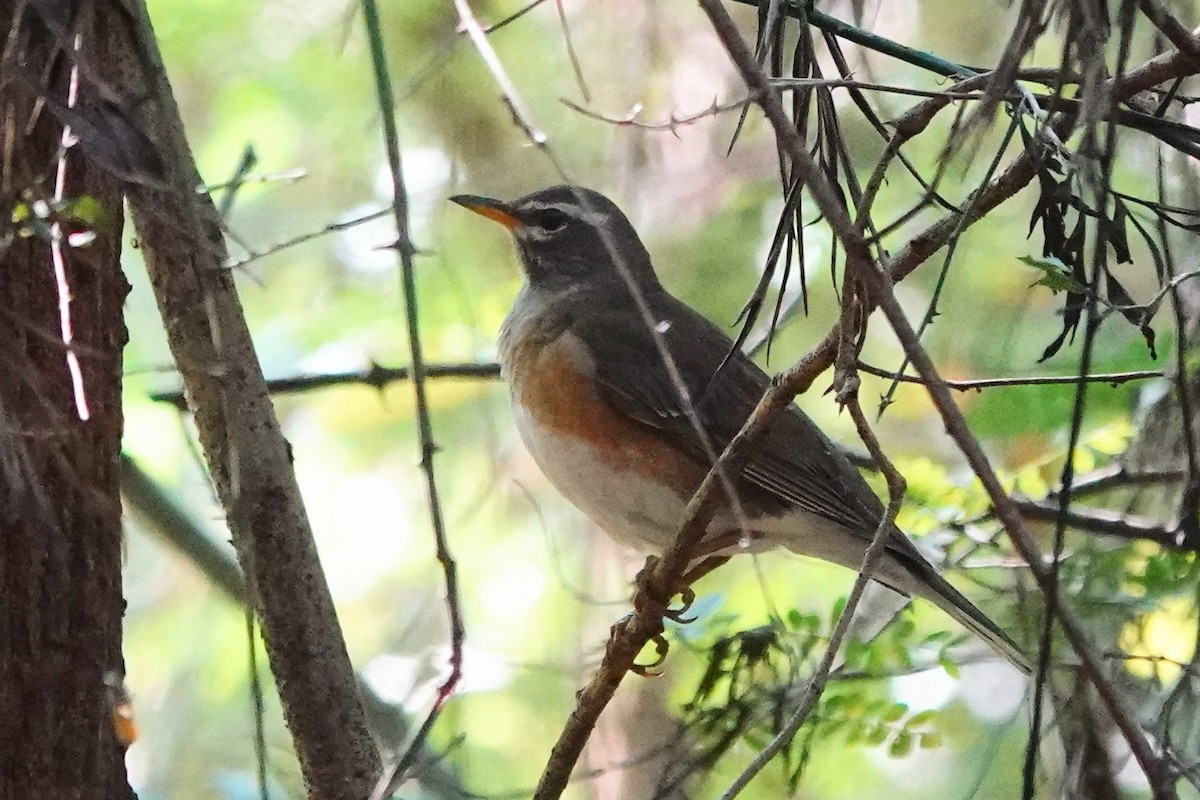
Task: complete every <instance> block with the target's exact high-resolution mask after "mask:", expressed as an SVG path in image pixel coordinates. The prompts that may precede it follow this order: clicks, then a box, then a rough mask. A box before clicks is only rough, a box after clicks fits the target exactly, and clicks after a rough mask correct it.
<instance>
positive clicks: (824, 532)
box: [450, 185, 1030, 673]
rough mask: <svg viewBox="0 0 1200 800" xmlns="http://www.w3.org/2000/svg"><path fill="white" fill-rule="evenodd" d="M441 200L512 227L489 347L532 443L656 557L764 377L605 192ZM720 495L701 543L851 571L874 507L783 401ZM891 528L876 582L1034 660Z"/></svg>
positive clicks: (599, 519)
mask: <svg viewBox="0 0 1200 800" xmlns="http://www.w3.org/2000/svg"><path fill="white" fill-rule="evenodd" d="M450 200H451V201H452V202H454V203H457V204H458V205H460V206H463V207H464V208H466V209H468V210H470V211H473V212H475V213H477V214H480V215H482V216H484V217H486V218H488V219H491V220H493V221H495V222H498V223H500V224H501V225H502V226H504V227H505V228H507V229H508V231H509V233H510V234H511V235H512V238H513V240H514V242H515V244H516V249H517V252H518V255H519V257H520V261H521V265H522V271H523V273H524V281H523V283H522V286H521V289H520V291H519V293H518V294H517V297H516V300H515V302H514V303H513V306H512V310H511V311H510V312H509V314H508V316H507V318H506V319H505V321H504V323H503V325H502V326H501V330H500V337H499V344H498V351H499V360H500V371H501V375H502V377H503V378H504V380H505V381H506V382H507V384H508V387H509V393H510V395H511V400H512V406H513V413H514V417H515V423H516V428H517V431H518V433H519V435H520V437H521V439H522V441H523V442H524V444H525V446H526V448H527V449H528V451H529V453H530V454H531V455H532V457H533V459H534V461H535V462H536V463H537V465H538V467H539V468H540V469H541V470H542V472H543V473H544V474H545V476H546V478H547V479H548V480H549V481H550V483H551V484H552V485H553V486H554V487H555V488H556V489H557V490H558V491H559V492H560V493H561V494H562V495H563V496H564V497H566V499H567V500H569V501H570V502H571V503H572V504H574V505H575V506H576V507H577V508H578V509H579V510H580V511H582V512H583V513H584V514H585V515H586V516H588V517H590V518H591V520H592V521H593V522H594V523H595V524H596V525H597V526H598V527H599V528H600V529H601V530H603V531H604V532H605V533H607V534H608V535H609V536H610V537H611V538H613V539H615V540H617V541H618V542H620V543H622V544H625V545H629V546H632V547H633V548H635V549H637V550H640V551H642V552H645V553H648V554H651V555H655V554H661V553H662V552H663V551H664V550H665V549H666V548H667V547H669V546H670V544H671V542H672V540H673V538H674V536H675V534H676V532H677V530H678V528H679V526H680V524H681V523H682V520H683V516H684V510H685V507H686V505H687V503H688V501H689V499H690V498H691V497H692V495H693V494H694V492H695V491H696V489H697V488H698V487H699V485H700V483H701V482H702V480H703V479H704V477H705V476H706V475H707V473H708V472H709V469H710V468H711V466H712V464H713V462H714V460H715V454H719V453H720V452H721V451H722V450H723V449H724V448H725V446H726V445H727V444H728V443H729V442H730V440H731V439H732V438H733V437H734V435H735V434H737V432H738V431H739V430H740V429H741V427H742V425H743V424H744V423H745V421H746V419H747V418H748V417H749V416H750V414H751V412H752V411H753V409H754V408H755V406H756V405H757V404H758V402H759V400H760V399H761V398H762V396H763V393H764V392H765V391H766V390H767V388H768V386H769V385H770V382H771V379H770V377H769V376H768V375H767V374H766V372H764V371H763V370H762V369H761V368H760V367H759V366H758V365H757V364H755V363H754V361H753V360H751V359H750V357H749V356H747V355H745V354H744V353H743V352H742V351H741V350H740V349H739V348H737V347H735V346H734V344H733V342H732V340H731V339H730V338H729V336H727V335H726V334H725V332H724V331H722V330H721V329H720V327H718V326H717V325H716V324H715V323H713V322H711V321H710V320H708V319H707V318H706V317H704V316H703V315H702V314H700V313H699V312H697V311H696V310H694V309H693V308H691V307H690V306H688V305H687V304H686V303H684V302H683V301H681V300H679V299H678V298H676V297H675V296H673V295H672V294H671V293H670V292H669V291H667V289H666V288H664V287H663V285H662V284H661V283H660V281H659V279H658V275H657V273H656V272H655V269H654V266H653V264H652V262H651V258H650V254H649V253H648V252H647V250H646V247H645V246H644V245H643V243H642V240H641V238H640V237H639V236H638V234H637V231H636V230H635V229H634V227H633V225H632V223H631V222H630V221H629V219H628V218H627V217H626V216H625V214H624V213H623V212H622V211H621V210H620V209H619V208H618V207H617V205H616V204H615V203H613V202H612V201H611V200H609V199H608V198H607V197H605V196H604V195H603V194H600V193H599V192H596V191H593V190H591V189H586V188H583V187H580V186H575V185H558V186H551V187H548V188H543V189H540V190H538V191H535V192H532V193H531V194H526V195H524V196H523V197H520V198H517V199H516V200H512V201H507V202H506V201H503V200H498V199H494V198H490V197H483V196H479V195H468V194H459V195H455V196H453V197H451V198H450ZM664 353H667V354H669V356H670V357H669V359H668V358H665V357H664ZM668 362H670V363H668ZM731 489H732V495H733V499H732V500H731V499H730V498H729V496H728V495H729V494H730V491H729V490H727V491H726V496H725V497H724V498H723V505H722V507H721V508H720V510H719V511H718V512H717V513H716V514H715V515H714V517H713V519H712V521H711V522H710V523H709V525H708V527H707V529H706V531H705V534H704V538H703V539H702V540H701V554H702V555H706V556H719V555H729V554H734V553H739V552H761V551H764V550H770V549H774V548H778V547H783V548H785V549H787V550H790V551H792V552H795V553H799V554H801V555H805V556H810V557H815V558H817V559H821V560H824V561H828V562H832V563H834V564H839V565H841V566H843V567H846V568H849V569H851V570H858V569H859V568H861V566H862V561H863V556H864V554H865V552H866V549H867V547H868V546H869V545H870V543H871V541H872V539H873V538H874V536H875V531H876V530H877V528H878V526H879V524H880V521H881V520H882V519H883V516H884V507H883V504H882V503H881V502H880V500H879V498H878V497H876V495H875V493H874V492H873V491H871V488H870V487H869V486H868V485H867V483H866V481H865V480H864V479H863V477H862V475H861V473H859V471H858V470H857V469H856V468H855V467H854V466H853V465H852V464H851V463H850V461H849V460H848V459H847V458H846V456H845V455H844V454H843V453H842V452H841V451H840V450H839V449H838V448H837V447H835V446H834V445H833V443H832V442H831V441H830V439H829V438H828V437H826V436H825V434H824V433H822V431H821V430H820V429H819V428H818V427H817V426H816V424H814V423H813V422H812V420H810V419H809V418H808V417H807V416H806V415H805V414H804V413H803V412H802V411H801V410H800V409H799V408H798V407H797V406H796V405H795V404H794V403H793V404H790V405H788V407H787V408H786V410H785V411H783V412H782V413H779V414H776V415H775V417H774V419H773V420H772V422H771V424H770V426H769V429H768V431H767V433H766V435H765V437H764V438H763V439H762V440H761V442H760V444H759V446H758V447H757V448H756V449H755V450H754V452H753V454H752V455H751V456H750V458H749V460H748V461H747V463H746V465H745V467H744V468H743V470H742V472H741V474H740V475H738V476H736V478H735V479H733V480H732V487H731ZM886 536H887V539H886V544H885V550H884V554H883V557H882V558H881V561H880V564H879V566H878V567H877V568H876V571H875V572H874V573H873V574H872V578H873V580H875V581H877V582H878V583H881V584H883V585H884V586H886V587H887V588H889V589H891V590H893V591H895V592H898V593H899V594H901V595H904V596H906V597H911V596H913V595H916V596H919V597H922V598H925V599H927V600H930V601H932V602H933V603H934V604H935V605H936V606H938V607H939V608H941V609H942V610H943V611H944V612H946V613H947V614H948V615H949V616H950V617H952V618H953V619H954V620H956V621H957V622H958V623H959V624H961V625H962V626H963V627H965V628H966V629H967V630H969V631H971V632H972V633H974V634H975V635H977V636H978V637H980V638H981V639H982V640H983V641H985V642H986V643H987V644H988V645H990V646H991V647H992V648H993V649H994V650H995V651H996V652H997V653H998V654H1000V655H1001V656H1003V657H1004V658H1006V659H1007V660H1008V661H1010V662H1011V663H1013V664H1014V665H1015V666H1017V667H1018V668H1019V669H1021V670H1022V671H1024V672H1026V673H1028V672H1029V671H1030V662H1029V660H1028V658H1027V657H1026V655H1025V654H1024V652H1023V651H1022V649H1021V648H1020V647H1019V646H1018V645H1017V644H1016V643H1015V642H1014V641H1013V640H1012V639H1011V638H1010V637H1009V636H1008V635H1007V634H1006V633H1005V632H1004V631H1003V630H1002V629H1001V628H1000V627H999V626H998V625H996V623H995V622H993V621H992V620H991V619H990V618H989V617H988V616H987V615H985V614H984V613H983V612H982V611H980V610H979V609H978V608H977V607H976V606H975V605H974V604H972V603H971V601H970V600H968V599H967V598H966V597H965V596H964V595H963V594H962V593H961V592H959V591H958V590H957V589H956V588H954V587H953V586H952V585H951V584H950V583H949V582H948V581H947V580H946V579H945V578H943V577H942V576H941V575H940V574H939V573H938V571H937V569H936V568H935V567H934V566H933V565H932V564H931V563H930V562H929V561H928V560H927V559H926V558H925V557H924V556H923V555H922V554H921V552H920V551H919V550H918V548H917V547H916V545H915V544H914V543H913V542H912V541H911V540H910V539H909V538H908V537H907V536H906V535H905V534H904V533H902V532H901V531H900V529H899V528H897V527H896V526H895V525H892V524H891V523H889V530H888V532H887V534H886Z"/></svg>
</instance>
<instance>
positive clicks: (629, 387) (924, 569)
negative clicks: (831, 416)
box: [571, 290, 1030, 673]
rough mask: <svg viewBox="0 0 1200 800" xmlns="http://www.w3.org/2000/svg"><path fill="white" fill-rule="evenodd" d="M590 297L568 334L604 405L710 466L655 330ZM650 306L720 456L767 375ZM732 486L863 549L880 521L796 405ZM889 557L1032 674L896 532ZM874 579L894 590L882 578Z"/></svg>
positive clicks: (696, 322) (865, 491)
mask: <svg viewBox="0 0 1200 800" xmlns="http://www.w3.org/2000/svg"><path fill="white" fill-rule="evenodd" d="M590 300H591V301H594V302H590V303H589V306H590V307H589V309H588V313H586V314H581V315H578V316H577V318H576V319H575V320H574V321H573V324H572V326H571V329H572V330H573V331H574V332H575V333H576V334H577V335H579V336H580V337H581V338H582V339H583V340H584V343H585V344H586V345H587V346H588V348H589V349H590V350H592V352H593V353H594V354H595V355H596V356H597V358H596V365H597V375H596V378H597V380H598V382H599V383H600V385H601V391H602V392H603V393H604V396H605V398H606V400H607V401H608V402H609V403H611V404H612V406H613V407H614V408H616V409H617V410H618V411H620V412H622V413H624V414H627V415H628V416H630V417H632V418H633V419H636V420H637V421H639V422H641V423H643V424H646V425H650V426H652V427H654V428H657V429H658V430H660V431H662V432H663V434H664V435H666V436H668V437H669V438H670V439H671V440H673V441H674V442H675V443H676V444H677V445H678V446H679V447H680V448H681V449H683V450H684V451H685V452H688V453H690V454H691V455H692V457H693V458H695V459H696V461H697V463H699V464H702V465H704V466H710V465H711V463H712V461H711V459H710V457H709V456H708V455H707V454H706V453H705V450H704V448H703V447H702V446H701V444H700V442H699V438H698V436H697V434H696V431H695V427H694V425H693V423H692V421H691V420H689V419H688V417H687V415H686V413H685V411H684V408H683V403H682V401H681V399H680V392H679V390H678V388H677V386H676V385H675V384H674V383H672V381H671V378H670V375H669V373H668V372H667V370H666V368H665V367H664V366H663V363H662V359H661V357H660V356H659V352H658V349H657V347H656V346H655V343H654V339H653V337H652V334H651V333H650V332H649V331H648V330H646V329H645V326H643V325H640V324H639V325H637V326H636V330H632V331H631V330H630V329H629V322H628V320H629V317H628V303H629V300H628V297H619V298H615V299H614V298H604V297H596V298H590ZM647 300H648V302H649V305H650V308H651V311H652V312H653V313H654V315H655V317H656V321H657V322H658V323H659V328H660V329H661V330H663V333H662V336H663V339H664V341H665V343H666V345H667V349H668V350H669V351H670V353H671V355H672V357H673V358H674V360H675V363H676V365H677V366H678V369H679V372H680V374H681V375H682V377H683V381H684V383H685V385H686V386H687V390H688V394H689V396H690V397H691V398H692V402H693V405H694V407H695V409H696V412H697V416H698V417H699V420H700V424H701V426H702V427H703V428H704V431H705V432H706V433H707V434H708V436H709V438H710V440H711V443H712V447H713V449H714V450H715V451H716V454H717V455H720V453H721V451H723V450H724V449H725V446H726V445H728V444H729V442H730V440H732V438H733V437H734V436H735V435H736V434H737V432H738V431H739V430H741V427H742V425H743V424H744V423H745V421H746V419H748V418H749V416H750V414H751V412H752V411H753V410H754V407H755V406H756V405H757V404H758V401H759V400H760V399H761V398H762V395H763V393H764V392H765V391H766V389H767V387H768V386H769V385H770V378H769V377H768V376H767V374H766V373H764V372H763V371H762V370H761V369H759V368H758V367H757V366H756V365H755V364H754V362H752V361H751V360H750V359H749V358H747V357H746V356H745V355H743V354H742V353H741V352H735V353H733V354H732V355H731V356H730V358H729V360H728V362H727V363H725V365H724V366H721V363H722V361H723V360H724V359H725V356H726V354H728V353H729V352H730V350H731V349H732V347H733V342H732V341H731V340H730V339H729V337H728V336H726V335H725V334H724V333H723V332H722V331H721V330H720V329H719V328H717V327H716V326H715V325H713V324H712V323H711V322H709V321H708V320H706V319H704V318H703V317H701V316H700V315H698V314H697V313H696V312H694V311H692V310H691V309H690V308H688V307H687V306H685V305H683V304H682V303H680V302H679V301H678V300H676V299H675V298H673V297H671V296H670V295H669V294H667V293H666V292H665V291H662V290H659V291H655V292H652V293H650V294H649V296H648V297H647ZM610 302H611V303H612V305H611V307H610V306H609V305H608V303H610ZM718 367H720V369H718ZM737 488H738V492H739V500H740V501H741V503H742V505H743V507H744V508H746V510H747V511H749V512H750V513H751V514H755V513H766V514H779V513H783V512H784V511H786V510H787V509H788V508H789V507H799V508H801V509H804V510H805V511H808V512H810V513H813V514H816V515H818V516H821V517H824V518H825V519H828V520H831V521H833V522H834V523H836V524H837V525H839V526H841V527H842V528H843V529H844V530H845V531H847V533H849V534H851V535H854V536H857V537H859V538H860V539H862V540H863V546H864V547H865V546H866V542H867V541H869V540H870V539H871V538H872V537H873V536H874V534H875V530H876V528H877V527H878V525H879V520H880V518H881V517H882V516H883V505H882V503H880V502H879V498H877V497H876V496H875V494H874V493H873V492H872V491H871V488H870V487H869V486H867V483H866V481H864V480H863V478H862V475H860V474H859V472H858V470H857V469H855V467H854V466H853V465H852V464H851V463H850V462H849V461H848V460H847V459H846V457H845V456H843V455H842V454H841V453H840V452H839V451H838V450H836V449H835V448H834V447H833V445H832V443H831V442H830V441H829V440H828V439H827V438H826V437H825V435H824V434H823V433H821V431H820V430H819V429H818V428H817V426H816V425H814V424H813V422H812V421H811V420H810V419H809V418H808V417H806V416H805V415H804V413H803V412H802V411H800V409H799V408H797V407H796V406H795V405H790V406H788V408H787V410H786V411H785V412H784V413H781V414H777V415H776V416H775V420H774V422H773V424H772V425H771V427H770V429H769V430H768V431H767V434H766V437H765V438H764V439H763V441H762V442H761V443H760V444H759V446H758V447H757V448H756V449H755V452H754V455H753V456H752V457H751V459H750V461H749V462H748V464H747V465H746V467H745V470H744V471H743V474H742V478H741V480H739V481H738V483H737ZM887 551H888V554H889V556H890V557H891V558H892V559H894V560H895V561H896V563H898V564H899V565H900V566H902V567H903V568H904V569H905V570H906V571H907V572H908V573H909V575H910V576H911V577H912V578H913V579H914V582H913V583H912V584H910V585H909V586H907V587H905V586H891V588H893V589H895V590H896V591H899V592H901V593H902V594H907V593H908V592H909V591H915V592H917V593H918V594H921V595H923V596H925V597H926V598H927V599H929V600H932V601H933V602H934V603H936V604H937V605H938V606H940V607H941V608H942V609H943V610H945V611H946V612H947V613H948V614H950V616H952V617H954V618H955V619H956V620H958V621H959V622H960V623H961V624H963V625H964V626H965V627H966V628H967V629H968V630H971V631H974V632H975V633H976V634H978V635H979V636H980V637H982V638H983V639H984V640H985V641H987V642H989V643H990V644H991V646H992V647H994V648H995V649H996V651H997V652H999V653H1000V654H1001V655H1003V656H1005V657H1006V658H1008V659H1009V660H1010V661H1012V663H1013V664H1015V665H1016V666H1017V667H1019V668H1020V669H1022V670H1023V671H1025V672H1026V673H1028V672H1029V671H1030V666H1029V660H1028V659H1027V658H1026V657H1025V655H1024V653H1023V652H1022V649H1021V648H1020V647H1019V646H1018V645H1017V644H1016V643H1015V642H1013V640H1012V639H1011V638H1009V636H1008V635H1007V634H1006V633H1005V632H1004V631H1003V630H1001V629H1000V628H999V627H998V626H997V625H996V624H995V623H994V622H992V620H991V619H989V618H988V617H987V615H986V614H984V613H983V612H982V611H980V610H979V609H978V608H976V607H975V606H974V605H973V604H972V603H971V602H970V601H969V600H968V599H967V598H966V597H964V596H963V595H962V594H961V593H960V592H959V591H958V590H957V589H955V588H954V587H953V586H952V585H950V584H949V583H948V582H947V581H946V580H945V579H944V578H942V577H941V575H939V574H938V572H937V570H935V569H934V568H933V566H932V565H931V564H930V563H929V562H928V561H927V560H926V559H925V557H924V556H922V555H921V553H920V551H919V550H918V549H917V547H916V545H914V544H913V543H912V542H911V541H910V540H909V538H908V537H907V536H905V535H904V534H903V533H901V531H900V530H899V529H898V528H896V527H894V526H893V527H892V529H891V531H890V532H889V537H888V541H887ZM875 577H876V580H880V581H882V582H884V583H885V584H888V585H891V584H890V581H888V580H887V578H886V577H885V576H884V575H882V574H877V575H876V576H875Z"/></svg>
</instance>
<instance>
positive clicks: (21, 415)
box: [0, 3, 134, 800]
mask: <svg viewBox="0 0 1200 800" xmlns="http://www.w3.org/2000/svg"><path fill="white" fill-rule="evenodd" d="M42 5H43V6H44V8H43V9H42V11H45V12H49V13H60V14H63V15H67V14H69V13H70V12H69V11H67V10H66V9H67V8H68V7H69V5H70V4H67V3H63V4H62V9H61V10H54V7H53V4H51V5H45V4H42ZM14 6H15V8H14ZM35 6H36V4H23V3H0V32H3V35H4V36H5V41H6V48H5V53H4V61H3V62H2V63H0V226H3V227H0V342H2V345H0V598H3V604H2V607H0V754H2V755H0V800H10V798H11V799H12V800H19V799H20V798H46V800H58V798H131V797H133V796H134V795H133V792H132V790H131V789H130V787H129V784H128V781H127V780H126V776H125V767H124V751H125V744H124V743H123V742H122V741H121V735H120V732H119V730H118V726H116V725H114V717H113V703H114V697H113V690H112V689H110V688H109V687H108V686H107V685H106V681H109V682H116V683H118V685H119V681H120V679H121V677H122V676H123V675H124V665H123V661H122V658H121V616H122V614H123V612H124V603H123V600H122V597H121V505H120V499H119V495H118V476H119V462H118V455H119V448H120V439H121V427H122V418H121V404H120V400H121V397H120V391H121V348H122V346H123V345H124V343H125V340H126V333H125V328H124V323H123V321H122V304H123V302H124V299H125V295H126V293H127V292H128V284H127V283H126V281H125V278H124V276H123V275H122V273H121V271H120V248H121V227H122V198H121V191H120V186H119V185H118V183H117V182H116V180H114V179H113V178H112V177H111V176H110V175H109V174H107V173H106V172H105V171H104V170H100V169H96V168H95V167H94V166H93V165H92V164H90V163H88V162H87V161H86V160H85V159H84V158H83V156H82V154H81V152H80V148H78V147H76V148H73V149H70V150H68V151H66V152H67V165H66V174H65V185H64V191H63V193H62V197H63V198H65V199H66V200H68V201H69V200H72V199H74V200H78V199H80V198H91V200H90V201H87V202H86V203H84V204H83V205H82V206H81V207H80V208H82V209H87V210H78V209H77V211H76V212H64V213H60V212H59V211H56V207H57V204H56V203H55V200H54V197H55V178H56V172H57V168H58V163H57V162H58V153H59V150H60V139H61V136H62V125H61V121H60V119H58V118H56V117H55V116H54V114H55V113H62V109H65V108H66V107H67V105H68V104H67V99H66V98H67V88H68V84H69V81H70V77H71V75H70V71H71V65H72V63H73V60H74V59H73V55H72V54H71V52H70V48H69V46H67V47H64V46H63V45H62V41H61V40H62V39H64V38H68V39H69V38H73V36H74V34H75V33H78V34H79V37H80V42H81V45H80V47H81V49H80V51H79V54H80V56H81V60H83V61H86V62H90V63H92V64H97V63H103V59H104V58H105V56H106V55H107V54H106V53H103V52H96V43H97V42H101V41H103V37H102V36H101V35H100V32H99V31H97V30H96V29H95V28H94V27H93V26H92V25H90V24H89V22H88V21H87V20H83V21H82V24H81V25H79V26H78V27H75V28H71V21H70V20H69V19H57V20H55V19H49V18H43V17H40V16H38V13H37V10H36V9H35ZM81 16H89V17H90V15H81ZM56 26H57V27H58V30H60V31H61V33H58V34H56V33H55V32H54V29H55V27H56ZM68 30H71V31H72V33H67V32H66V31H68ZM39 95H43V96H45V97H46V98H47V101H46V102H39V99H38V96H39ZM95 97H96V88H95V85H94V84H90V83H88V82H87V81H85V82H84V83H83V84H82V85H81V91H80V97H79V102H80V103H81V104H83V103H86V102H89V101H94V100H95ZM52 112H53V113H52ZM68 113H69V112H68ZM14 211H15V214H14ZM72 213H79V214H80V215H81V216H82V217H85V218H86V221H82V220H80V219H74V220H69V219H68V217H70V216H71V215H72ZM56 223H61V228H60V231H61V235H62V237H63V238H64V239H65V237H66V236H67V235H68V234H69V233H80V232H83V231H85V230H90V231H92V232H94V233H95V235H96V238H95V239H94V240H93V241H91V242H90V243H89V244H86V245H81V246H77V247H70V246H67V245H66V243H65V242H64V244H63V248H62V250H63V262H64V268H63V277H65V279H66V283H67V284H68V285H69V287H70V291H69V296H70V297H71V303H70V324H71V327H72V328H73V331H74V344H73V345H72V346H71V347H67V346H66V345H65V344H64V342H63V334H62V327H61V319H60V310H59V292H58V290H57V288H56V287H57V282H56V272H55V264H54V260H53V258H52V255H51V244H50V243H51V240H52V239H54V238H55V235H56V234H55V230H54V225H55V224H56ZM76 244H80V243H79V242H76ZM69 352H71V353H73V354H74V356H75V357H76V358H77V359H78V368H79V373H80V374H81V376H82V390H81V391H77V390H76V389H75V387H74V386H73V381H72V374H71V371H70V370H69V369H68V362H67V359H68V353H69ZM84 403H85V404H86V412H85V413H84V412H81V404H84ZM82 416H87V419H86V420H84V419H82V418H81V417H82Z"/></svg>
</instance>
